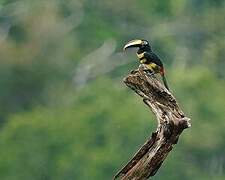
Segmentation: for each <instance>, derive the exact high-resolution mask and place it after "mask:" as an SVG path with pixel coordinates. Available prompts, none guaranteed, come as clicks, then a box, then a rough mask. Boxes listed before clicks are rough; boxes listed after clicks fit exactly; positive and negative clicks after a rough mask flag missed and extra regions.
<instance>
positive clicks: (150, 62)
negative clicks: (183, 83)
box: [123, 39, 169, 90]
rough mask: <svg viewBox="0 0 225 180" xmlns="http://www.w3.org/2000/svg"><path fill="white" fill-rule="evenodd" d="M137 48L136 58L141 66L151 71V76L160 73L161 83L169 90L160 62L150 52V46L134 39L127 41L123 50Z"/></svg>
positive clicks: (144, 41)
mask: <svg viewBox="0 0 225 180" xmlns="http://www.w3.org/2000/svg"><path fill="white" fill-rule="evenodd" d="M132 47H137V48H138V51H137V57H138V59H139V61H140V63H141V64H144V66H145V67H146V69H147V70H149V71H151V74H157V73H160V75H161V76H162V80H163V83H164V85H165V87H166V88H167V89H168V90H169V87H168V84H167V81H166V78H165V71H164V67H163V63H162V61H161V60H160V59H159V57H158V56H157V55H156V54H155V53H154V52H153V51H152V50H151V46H150V45H149V43H148V41H147V40H143V39H136V40H132V41H129V42H128V43H127V44H126V45H125V46H124V48H123V49H124V50H126V49H127V48H132Z"/></svg>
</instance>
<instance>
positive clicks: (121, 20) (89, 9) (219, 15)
mask: <svg viewBox="0 0 225 180" xmlns="http://www.w3.org/2000/svg"><path fill="white" fill-rule="evenodd" d="M224 17H225V2H224V1H223V0H204V1H203V0H191V1H190V0H179V1H178V0H168V1H163V0H158V1H154V0H142V1H136V0H124V1H118V0H115V1H102V0H94V1H93V0H92V1H91V0H80V1H78V0H64V1H62V0H48V1H44V0H33V1H29V0H20V1H18V0H0V128H1V129H0V179H3V180H18V179H19V180H20V179H21V180H26V179H27V180H30V179H34V180H36V179H37V180H38V179H41V180H44V179H46V180H47V179H56V180H57V179H65V180H71V179H81V180H85V179H87V180H88V179H98V180H99V179H111V178H112V176H113V175H114V174H115V173H116V171H117V170H118V168H120V167H121V166H122V164H124V163H125V162H126V161H127V160H128V159H129V158H130V157H131V156H132V153H134V152H135V151H136V150H137V149H138V147H139V146H140V145H141V144H143V142H144V141H145V139H146V138H147V137H148V136H149V134H150V133H151V131H152V130H154V128H155V120H154V117H153V116H152V114H151V112H149V111H148V109H147V108H145V106H144V104H143V103H142V102H141V100H140V99H139V98H138V97H137V96H135V95H134V94H133V93H132V92H131V91H130V90H128V89H126V88H125V87H124V85H123V84H122V82H121V81H122V78H123V76H124V75H126V74H127V73H128V72H129V71H130V70H132V69H134V68H136V67H137V66H138V61H137V60H136V57H135V56H134V51H130V52H128V53H126V54H124V53H123V54H122V52H121V51H122V46H123V45H124V44H125V43H126V42H127V41H128V40H130V39H135V38H144V39H148V40H149V41H150V42H151V45H152V46H153V49H154V51H155V52H156V53H157V54H159V56H160V57H161V59H162V60H163V62H164V63H165V66H166V73H167V76H168V80H169V83H170V87H171V89H172V91H173V93H174V94H175V95H176V97H177V99H178V101H179V102H180V105H181V106H182V108H183V109H184V111H185V112H186V113H187V116H190V117H191V119H192V127H191V128H190V129H188V130H187V131H185V132H184V134H183V135H182V138H181V139H180V141H179V145H178V146H177V147H176V148H175V150H174V151H173V152H172V153H171V154H170V156H169V157H168V159H167V160H166V162H165V163H164V165H163V166H162V168H161V169H160V171H159V173H158V174H157V175H156V176H155V177H154V179H168V180H170V179H171V180H175V179H184V180H185V179H187V180H189V179H196V180H199V179H206V180H207V179H208V180H211V179H213V180H214V179H215V180H222V179H225V152H224V149H225V142H224V138H225V132H224V128H225V118H224V117H225V111H224V107H225V105H224V99H225V80H224V79H225V73H224V68H225V61H224V56H225V53H224V49H225V23H224ZM178 168H179V170H178ZM177 170H178V171H177Z"/></svg>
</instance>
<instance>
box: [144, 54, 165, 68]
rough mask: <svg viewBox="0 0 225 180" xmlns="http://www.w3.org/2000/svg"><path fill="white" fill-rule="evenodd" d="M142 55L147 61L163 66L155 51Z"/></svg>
mask: <svg viewBox="0 0 225 180" xmlns="http://www.w3.org/2000/svg"><path fill="white" fill-rule="evenodd" d="M144 57H145V58H146V59H147V61H150V62H152V63H155V64H156V65H158V66H160V67H163V64H162V61H161V60H160V59H159V57H158V56H157V55H156V54H155V53H153V52H151V53H149V52H145V53H144Z"/></svg>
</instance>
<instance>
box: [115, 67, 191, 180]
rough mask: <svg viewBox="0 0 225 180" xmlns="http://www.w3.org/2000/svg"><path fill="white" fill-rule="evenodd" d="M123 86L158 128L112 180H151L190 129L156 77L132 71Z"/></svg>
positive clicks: (172, 98)
mask: <svg viewBox="0 0 225 180" xmlns="http://www.w3.org/2000/svg"><path fill="white" fill-rule="evenodd" d="M124 83H125V84H126V85H127V86H128V87H129V88H131V89H132V90H134V91H135V92H136V93H137V94H138V95H139V96H141V97H142V98H143V102H144V103H145V104H146V105H147V106H148V107H149V108H150V109H151V111H152V112H153V113H154V114H155V115H156V118H157V121H158V127H157V130H156V131H155V132H153V133H152V135H151V137H150V138H149V140H147V142H145V144H144V145H143V146H142V147H141V148H140V149H139V150H138V152H137V153H136V154H135V155H134V157H133V158H132V159H131V160H130V161H129V162H128V163H127V165H125V166H124V167H123V168H122V169H121V170H120V171H119V172H118V173H117V174H116V176H115V177H114V179H122V180H131V179H132V180H144V179H148V178H150V177H151V176H154V175H155V174H156V172H157V171H158V169H159V168H160V166H161V165H162V163H163V161H164V160H165V159H166V157H167V155H168V154H169V152H170V151H171V150H172V149H173V146H174V144H176V143H177V141H178V138H179V136H180V134H181V133H182V131H183V130H184V129H185V128H188V127H190V126H191V124H190V119H189V118H187V117H186V116H185V115H184V113H183V112H182V110H181V109H180V107H179V106H178V103H177V102H176V99H175V98H174V97H173V95H172V94H171V93H170V92H169V91H168V90H167V89H166V88H165V87H164V85H162V84H161V82H160V81H159V80H158V79H157V78H156V77H155V76H148V75H147V74H146V73H145V72H144V70H143V69H141V68H139V69H137V70H135V71H132V72H131V73H130V74H129V75H128V76H127V77H125V78H124Z"/></svg>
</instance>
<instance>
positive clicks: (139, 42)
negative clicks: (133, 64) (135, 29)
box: [123, 39, 143, 51]
mask: <svg viewBox="0 0 225 180" xmlns="http://www.w3.org/2000/svg"><path fill="white" fill-rule="evenodd" d="M142 44H143V41H142V40H140V39H135V40H131V41H129V42H128V43H127V44H126V45H125V46H124V47H123V50H124V51H125V50H126V49H127V48H132V47H140V46H141V45H142Z"/></svg>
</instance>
